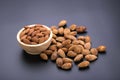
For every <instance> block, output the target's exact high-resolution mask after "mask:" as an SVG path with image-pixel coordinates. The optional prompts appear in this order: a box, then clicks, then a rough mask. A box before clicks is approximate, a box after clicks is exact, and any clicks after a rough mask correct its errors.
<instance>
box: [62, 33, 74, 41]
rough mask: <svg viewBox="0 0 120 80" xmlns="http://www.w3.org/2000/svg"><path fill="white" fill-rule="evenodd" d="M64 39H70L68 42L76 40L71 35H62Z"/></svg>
mask: <svg viewBox="0 0 120 80" xmlns="http://www.w3.org/2000/svg"><path fill="white" fill-rule="evenodd" d="M64 37H65V38H67V39H70V40H76V37H75V36H73V35H69V34H66V35H64Z"/></svg>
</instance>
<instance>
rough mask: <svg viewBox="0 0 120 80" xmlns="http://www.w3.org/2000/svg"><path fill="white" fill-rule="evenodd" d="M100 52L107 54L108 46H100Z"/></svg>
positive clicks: (98, 48)
mask: <svg viewBox="0 0 120 80" xmlns="http://www.w3.org/2000/svg"><path fill="white" fill-rule="evenodd" d="M97 50H98V52H106V46H104V45H100V46H98V47H97Z"/></svg>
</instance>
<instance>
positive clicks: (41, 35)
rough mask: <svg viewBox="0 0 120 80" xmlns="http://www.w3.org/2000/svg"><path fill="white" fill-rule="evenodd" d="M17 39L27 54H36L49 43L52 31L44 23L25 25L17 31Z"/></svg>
mask: <svg viewBox="0 0 120 80" xmlns="http://www.w3.org/2000/svg"><path fill="white" fill-rule="evenodd" d="M17 41H18V43H19V44H20V46H21V47H22V48H23V49H24V50H25V51H26V52H27V53H28V54H32V55H38V54H40V53H41V52H42V51H44V50H46V49H47V48H48V47H49V45H50V44H51V41H52V31H51V29H50V28H49V27H47V26H45V25H40V24H32V25H27V26H25V27H24V28H22V29H21V30H20V31H19V32H18V33H17Z"/></svg>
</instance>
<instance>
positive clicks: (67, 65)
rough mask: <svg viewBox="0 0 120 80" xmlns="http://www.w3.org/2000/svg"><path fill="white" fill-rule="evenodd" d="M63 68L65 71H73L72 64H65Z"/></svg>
mask: <svg viewBox="0 0 120 80" xmlns="http://www.w3.org/2000/svg"><path fill="white" fill-rule="evenodd" d="M61 68H62V69H65V70H68V69H71V68H72V63H64V64H63V65H62V67H61Z"/></svg>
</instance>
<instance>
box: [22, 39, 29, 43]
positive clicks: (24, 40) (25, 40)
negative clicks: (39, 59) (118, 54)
mask: <svg viewBox="0 0 120 80" xmlns="http://www.w3.org/2000/svg"><path fill="white" fill-rule="evenodd" d="M22 41H23V42H24V43H25V44H30V41H29V40H28V39H23V40H22Z"/></svg>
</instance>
